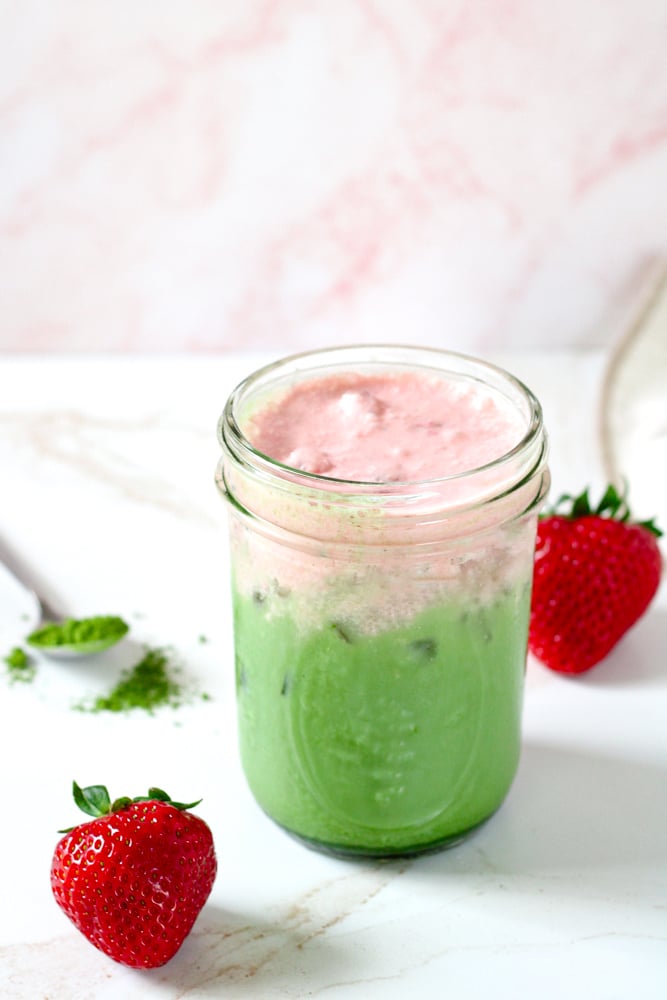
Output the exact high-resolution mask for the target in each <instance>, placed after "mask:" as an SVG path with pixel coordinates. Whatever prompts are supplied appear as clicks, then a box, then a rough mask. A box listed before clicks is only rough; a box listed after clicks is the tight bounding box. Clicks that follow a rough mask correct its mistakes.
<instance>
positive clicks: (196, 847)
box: [51, 782, 217, 969]
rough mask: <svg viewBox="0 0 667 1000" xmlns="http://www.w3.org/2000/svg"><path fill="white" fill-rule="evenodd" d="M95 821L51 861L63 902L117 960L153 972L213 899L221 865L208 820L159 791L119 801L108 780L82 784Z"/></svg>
mask: <svg viewBox="0 0 667 1000" xmlns="http://www.w3.org/2000/svg"><path fill="white" fill-rule="evenodd" d="M74 799H75V801H76V803H77V805H78V806H79V807H80V808H81V809H83V811H84V812H86V813H88V815H90V816H95V817H96V818H95V819H92V820H89V821H88V822H85V823H81V824H80V825H79V826H76V827H74V828H73V829H71V830H69V831H63V832H65V836H64V837H63V838H62V839H61V840H60V841H59V842H58V844H57V846H56V849H55V853H54V855H53V862H52V865H51V888H52V889H53V894H54V896H55V897H56V901H57V903H58V905H59V906H60V907H61V908H62V909H63V910H64V911H65V913H66V914H67V916H68V917H69V918H70V920H72V921H73V923H74V924H75V925H76V926H77V927H78V928H79V930H80V931H81V933H82V934H84V935H85V936H86V937H87V938H88V940H89V941H91V942H92V943H93V944H94V945H95V947H96V948H99V949H100V950H101V951H103V952H105V954H107V955H109V956H110V957H111V958H113V959H114V960H115V961H116V962H120V963H122V964H123V965H129V966H131V967H132V968H137V969H152V968H155V967H156V966H158V965H164V963H165V962H168V961H169V959H170V958H172V957H173V956H174V955H175V954H176V952H177V951H178V949H179V948H180V946H181V945H182V943H183V941H184V940H185V938H186V937H187V935H188V934H189V933H190V930H191V929H192V925H193V924H194V922H195V918H196V917H197V914H198V913H199V911H200V910H201V908H202V906H203V905H204V903H205V902H206V900H207V899H208V896H209V893H210V892H211V888H212V887H213V881H214V879H215V874H216V869H217V862H216V858H215V850H214V847H213V837H212V836H211V831H210V829H209V828H208V826H207V825H206V823H205V822H204V821H203V820H202V819H199V817H198V816H194V815H193V814H192V813H190V812H187V811H186V810H188V809H191V808H192V807H193V806H195V805H198V803H197V802H192V803H190V804H189V805H184V804H183V803H181V802H172V800H171V799H170V798H169V796H168V795H167V794H166V792H163V791H161V790H160V789H159V788H151V789H149V792H148V796H146V797H139V798H136V799H128V798H122V799H117V800H116V801H115V802H113V803H112V802H111V801H110V799H109V793H108V792H107V790H106V788H105V787H104V786H103V785H91V786H90V787H88V788H83V789H82V788H79V786H78V785H77V784H76V782H75V783H74Z"/></svg>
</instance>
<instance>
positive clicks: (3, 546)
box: [0, 536, 64, 622]
mask: <svg viewBox="0 0 667 1000" xmlns="http://www.w3.org/2000/svg"><path fill="white" fill-rule="evenodd" d="M0 562H2V563H3V564H4V566H5V567H6V568H7V569H8V570H9V572H10V573H11V575H12V576H13V577H14V578H15V579H16V580H18V582H19V583H20V584H21V586H23V587H25V589H26V590H27V591H28V592H29V593H30V594H31V595H32V597H33V598H34V599H35V601H36V602H37V605H38V607H39V615H40V621H42V622H44V621H47V622H59V621H62V620H63V618H64V615H63V614H61V613H60V612H59V611H57V610H56V609H55V608H54V606H53V604H51V602H50V601H48V600H47V598H46V597H45V596H44V594H43V592H42V587H41V585H40V584H39V582H38V581H37V579H36V577H35V576H34V574H33V572H32V571H31V570H30V569H29V568H28V566H26V564H25V563H24V562H23V561H22V559H20V557H19V556H18V555H17V554H16V552H14V550H13V549H11V548H10V547H9V545H8V544H7V542H6V541H5V540H4V539H3V538H2V536H0Z"/></svg>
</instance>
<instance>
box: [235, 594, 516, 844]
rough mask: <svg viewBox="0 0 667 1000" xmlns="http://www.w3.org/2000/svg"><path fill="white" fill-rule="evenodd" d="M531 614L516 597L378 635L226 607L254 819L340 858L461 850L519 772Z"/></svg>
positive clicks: (272, 611) (281, 613) (266, 604)
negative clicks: (259, 814) (306, 625)
mask: <svg viewBox="0 0 667 1000" xmlns="http://www.w3.org/2000/svg"><path fill="white" fill-rule="evenodd" d="M281 601H282V606H281V604H280V602H281ZM529 601H530V595H529V587H528V586H526V587H524V588H521V589H520V590H519V591H512V592H505V593H503V594H501V595H500V596H499V599H498V600H497V601H496V602H495V603H493V604H492V605H486V606H479V605H477V606H472V607H470V608H468V609H467V610H464V609H463V608H461V607H458V606H456V607H455V606H452V605H445V606H438V607H431V608H429V609H428V610H425V611H423V612H422V613H420V614H418V615H417V616H415V617H414V618H413V619H412V620H411V621H409V622H408V623H407V624H405V625H404V626H403V627H400V628H394V629H391V630H388V631H386V632H384V633H380V634H361V633H356V632H355V630H354V628H353V627H351V626H349V625H347V624H346V623H343V622H341V623H336V622H330V623H328V624H327V626H326V627H324V628H322V629H320V630H317V631H312V632H310V633H307V632H303V631H302V630H301V629H300V628H299V627H298V624H297V623H296V622H295V620H294V618H293V617H292V616H291V614H290V608H289V598H280V597H278V596H273V597H272V598H270V599H269V598H267V599H255V600H253V599H251V598H246V597H242V596H240V595H239V594H238V593H235V595H234V614H235V636H236V679H237V698H238V717H239V736H240V749H241V759H242V763H243V767H244V771H245V774H246V777H247V780H248V783H249V785H250V788H251V790H252V792H253V794H254V796H255V798H256V799H257V801H258V803H259V804H260V805H261V806H262V808H263V809H264V810H265V811H266V812H267V813H268V814H269V816H271V817H272V818H273V819H274V820H275V821H276V822H277V823H279V824H280V825H282V826H283V827H285V828H286V829H287V830H288V831H290V832H291V833H293V834H295V835H297V836H298V837H300V838H302V839H305V840H306V841H309V842H311V843H313V844H314V845H315V846H319V847H322V848H325V849H329V850H333V851H336V852H342V853H358V854H367V855H391V854H405V853H414V852H419V851H422V850H428V849H429V848H434V847H437V846H443V845H445V844H446V843H448V842H453V841H456V840H459V839H461V837H463V836H464V835H465V834H466V833H467V832H468V831H470V830H471V829H473V828H474V827H476V826H478V825H479V824H480V823H482V822H483V821H484V820H485V819H487V818H488V817H489V816H490V815H491V814H492V813H493V812H494V811H495V810H496V809H497V808H498V806H499V805H500V804H501V802H502V801H503V799H504V798H505V796H506V794H507V791H508V789H509V787H510V784H511V782H512V779H513V777H514V775H515V772H516V768H517V765H518V759H519V745H520V723H521V703H522V689H523V677H524V669H525V659H526V635H527V628H528V613H529ZM283 608H284V610H283Z"/></svg>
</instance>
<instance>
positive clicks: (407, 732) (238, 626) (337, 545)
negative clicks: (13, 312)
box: [216, 345, 549, 857]
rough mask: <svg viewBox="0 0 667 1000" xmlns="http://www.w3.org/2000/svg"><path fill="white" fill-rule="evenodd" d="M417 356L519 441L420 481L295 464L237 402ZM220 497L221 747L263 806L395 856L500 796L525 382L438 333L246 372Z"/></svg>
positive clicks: (511, 698) (519, 592) (510, 732)
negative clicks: (224, 584)
mask: <svg viewBox="0 0 667 1000" xmlns="http://www.w3.org/2000/svg"><path fill="white" fill-rule="evenodd" d="M400 372H411V373H413V374H416V375H423V376H424V379H425V382H424V386H425V391H428V384H429V380H432V379H434V378H436V379H443V380H446V381H448V382H454V383H455V384H456V386H460V387H463V388H466V387H469V388H470V389H471V390H473V391H475V392H476V393H478V394H480V398H485V397H486V396H490V397H493V398H496V399H498V400H501V401H502V403H503V405H504V406H509V407H511V410H512V413H513V414H514V415H515V416H517V417H518V418H519V420H520V427H521V430H520V432H519V433H520V438H521V439H520V441H519V442H518V444H517V445H516V446H515V447H513V448H512V449H511V450H510V451H508V452H507V453H501V454H498V455H494V458H493V460H491V461H489V462H486V463H485V464H482V465H481V466H480V467H479V468H475V469H472V470H469V471H465V472H462V473H458V474H455V475H450V476H446V477H440V478H433V479H426V480H423V481H419V482H403V481H392V482H359V481H346V480H340V479H333V478H328V477H327V476H326V475H318V474H314V473H308V472H304V471H301V470H299V469H296V468H292V467H290V466H288V465H285V464H281V463H280V462H278V461H277V460H275V459H273V458H271V457H270V456H268V455H265V454H262V453H261V452H260V451H258V450H257V449H256V448H255V447H253V445H252V444H251V443H250V441H249V440H248V437H247V436H246V434H247V432H248V427H249V422H250V421H251V419H252V417H253V414H256V413H257V412H261V410H262V407H265V406H266V405H267V404H270V403H271V401H275V400H279V399H280V398H281V397H282V396H283V395H285V394H286V393H288V392H289V391H290V389H291V388H292V387H293V386H294V385H295V384H296V383H298V382H303V381H305V380H309V381H310V380H313V379H318V378H321V377H322V376H332V375H333V376H337V375H341V374H343V375H345V374H349V373H356V374H358V373H363V374H368V375H378V376H390V377H391V376H392V374H396V373H400ZM218 434H219V440H220V443H221V445H222V457H221V460H220V462H219V465H218V469H217V474H216V480H217V484H218V487H219V489H220V491H221V493H222V495H223V496H224V497H225V498H226V500H227V501H228V511H229V526H230V553H231V569H232V595H233V607H234V640H235V658H236V689H237V708H238V722H239V740H240V753H241V761H242V765H243V769H244V772H245V775H246V778H247V781H248V783H249V786H250V788H251V790H252V792H253V794H254V796H255V798H256V800H257V802H258V803H259V805H260V806H261V807H262V809H264V811H265V812H266V813H267V814H268V815H269V816H270V817H271V818H272V819H273V820H274V821H275V822H276V823H278V824H279V825H280V826H282V827H283V828H284V829H285V830H287V831H288V832H289V833H291V834H293V835H294V836H296V837H297V838H299V839H301V840H302V841H304V842H305V843H307V844H308V845H309V846H312V847H315V848H318V849H320V850H324V851H328V852H333V853H336V854H344V855H345V854H350V855H363V856H370V857H382V856H391V855H409V854H415V853H420V852H423V851H428V850H434V849H439V848H441V847H445V846H448V845H451V844H453V843H455V842H457V841H459V840H461V839H462V838H463V837H465V836H466V835H467V834H468V833H470V832H471V831H472V830H474V829H475V828H476V827H477V826H479V825H480V824H481V823H483V822H484V821H485V820H486V819H488V817H489V816H491V815H492V814H493V813H494V812H495V810H496V809H497V808H498V807H499V806H500V804H501V803H502V801H503V800H504V798H505V796H506V794H507V792H508V790H509V788H510V785H511V783H512V780H513V778H514V775H515V773H516V769H517V766H518V761H519V749H520V732H521V706H522V696H523V678H524V672H525V663H526V645H527V633H528V620H529V609H530V591H531V581H532V569H533V552H534V544H535V532H536V525H537V516H538V512H539V509H540V506H541V504H542V501H543V498H544V496H545V494H546V492H547V489H548V484H549V474H548V470H547V465H546V437H545V432H544V428H543V424H542V414H541V409H540V406H539V403H538V401H537V400H536V399H535V397H534V396H533V394H532V393H531V392H530V391H529V389H527V388H526V387H525V386H524V385H523V384H522V383H521V382H519V381H518V380H517V379H515V378H513V377H512V376H511V375H509V374H508V373H506V372H504V371H502V370H501V369H499V368H496V367H494V366H492V365H489V364H486V363H484V362H482V361H479V360H476V359H474V358H470V357H466V356H464V355H459V354H453V353H448V352H444V351H438V350H432V349H426V348H413V347H399V346H388V345H380V346H358V347H342V348H333V349H330V350H323V351H316V352H310V353H306V354H301V355H297V356H294V357H291V358H287V359H285V360H283V361H279V362H277V363H276V364H273V365H269V366H267V367H266V368H263V369H261V370H260V371H258V372H256V373H254V374H252V375H250V377H249V378H247V379H246V380H245V381H243V382H242V383H241V384H240V385H239V386H238V387H237V388H236V389H235V390H234V392H233V393H232V394H231V396H230V398H229V400H228V402H227V405H226V407H225V410H224V412H223V414H222V416H221V418H220V422H219V427H218Z"/></svg>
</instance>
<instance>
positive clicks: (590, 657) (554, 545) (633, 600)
mask: <svg viewBox="0 0 667 1000" xmlns="http://www.w3.org/2000/svg"><path fill="white" fill-rule="evenodd" d="M566 503H567V504H568V505H569V506H568V508H567V509H564V510H562V511H560V508H561V507H562V506H563V505H564V504H566ZM661 534H662V532H661V531H660V530H659V529H658V528H656V526H655V524H654V523H653V522H652V521H644V522H642V523H637V522H634V521H632V520H631V515H630V510H629V508H628V506H627V503H626V500H625V496H619V494H618V493H617V491H616V490H615V489H614V487H613V486H610V487H608V488H607V490H606V492H605V494H604V496H603V497H602V500H601V501H600V503H599V504H598V506H597V507H596V508H595V509H594V510H593V509H591V505H590V501H589V498H588V490H585V491H584V492H583V493H582V494H581V495H580V496H578V497H571V496H569V495H565V496H563V497H561V498H560V499H559V500H558V502H557V503H556V506H555V508H554V510H553V511H551V512H549V513H548V514H546V515H544V516H543V517H542V518H541V519H540V523H539V526H538V531H537V545H536V550H535V574H534V580H533V594H532V605H531V613H530V631H529V639H528V646H529V649H530V651H531V652H532V653H533V655H534V656H536V657H537V659H538V660H541V661H542V663H544V664H545V665H546V666H547V667H550V668H551V669H552V670H557V671H559V672H561V673H567V674H579V673H583V671H585V670H589V669H590V668H591V667H593V666H595V664H596V663H599V662H600V660H602V659H603V658H604V657H605V656H606V655H607V653H609V652H610V650H611V649H612V648H613V647H614V646H615V645H616V643H617V642H618V641H619V639H620V638H621V637H622V636H623V635H624V634H625V633H626V632H627V630H628V629H629V628H630V627H631V626H632V625H634V623H635V622H636V621H637V619H638V618H640V617H641V616H642V615H643V614H644V612H645V611H646V609H647V608H648V606H649V604H650V603H651V601H652V600H653V597H654V595H655V593H656V591H657V589H658V584H659V583H660V573H661V569H662V559H661V555H660V549H659V548H658V543H657V538H658V537H659V536H660V535H661Z"/></svg>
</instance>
